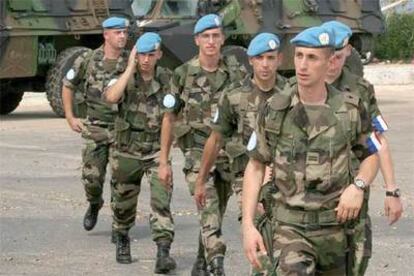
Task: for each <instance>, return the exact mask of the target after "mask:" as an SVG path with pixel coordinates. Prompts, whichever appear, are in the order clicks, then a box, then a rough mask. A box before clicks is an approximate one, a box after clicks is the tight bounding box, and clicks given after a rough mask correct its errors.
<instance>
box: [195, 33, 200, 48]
mask: <svg viewBox="0 0 414 276" xmlns="http://www.w3.org/2000/svg"><path fill="white" fill-rule="evenodd" d="M199 39H200V38H199V37H198V34H196V35H195V36H194V43H195V45H196V46H197V47H198V46H200V42H199Z"/></svg>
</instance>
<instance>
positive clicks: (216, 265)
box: [210, 256, 226, 276]
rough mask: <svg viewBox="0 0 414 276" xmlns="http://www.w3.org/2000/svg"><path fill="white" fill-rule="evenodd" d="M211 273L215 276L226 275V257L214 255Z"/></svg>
mask: <svg viewBox="0 0 414 276" xmlns="http://www.w3.org/2000/svg"><path fill="white" fill-rule="evenodd" d="M210 273H211V275H214V276H225V275H226V274H225V273H224V257H222V256H220V257H214V259H213V260H212V261H211V262H210Z"/></svg>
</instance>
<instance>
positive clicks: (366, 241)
mask: <svg viewBox="0 0 414 276" xmlns="http://www.w3.org/2000/svg"><path fill="white" fill-rule="evenodd" d="M332 85H333V86H334V87H335V88H337V89H339V90H341V91H345V92H350V93H353V94H355V95H356V96H358V97H360V98H361V100H362V103H363V104H364V107H365V109H366V110H367V112H368V115H369V117H370V118H371V119H373V118H375V117H377V116H379V115H381V112H380V110H379V108H378V105H377V100H376V98H375V93H374V88H373V86H372V85H371V84H370V83H369V82H367V81H366V80H365V79H363V78H361V77H359V76H357V75H354V74H353V73H351V72H350V71H349V70H348V69H347V68H344V69H343V70H342V73H341V75H340V76H339V77H338V79H336V80H335V82H333V83H332ZM352 163H353V167H354V170H355V172H356V170H357V169H358V167H359V164H360V162H359V160H358V159H357V158H353V160H352ZM368 199H369V187H368V188H367V190H366V191H365V193H364V205H363V208H362V210H361V214H360V216H359V219H358V222H357V224H356V225H355V228H354V237H353V241H354V245H353V247H354V248H353V251H354V261H353V262H354V265H353V271H352V273H353V275H364V274H365V271H366V269H367V267H368V261H369V259H370V257H371V254H372V253H371V252H372V227H371V218H370V216H369V214H368Z"/></svg>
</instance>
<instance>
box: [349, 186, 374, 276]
mask: <svg viewBox="0 0 414 276" xmlns="http://www.w3.org/2000/svg"><path fill="white" fill-rule="evenodd" d="M364 197H365V198H364V203H363V206H362V209H361V214H360V216H359V219H358V220H357V221H356V223H355V226H354V229H353V236H352V240H351V247H352V248H351V249H352V250H353V252H354V253H353V261H352V270H351V271H350V273H349V275H353V276H360V275H364V274H365V272H366V270H367V268H368V263H369V260H370V258H371V254H372V226H371V218H370V216H369V214H368V200H369V189H368V190H367V191H365V193H364Z"/></svg>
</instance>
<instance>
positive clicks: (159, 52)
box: [158, 50, 162, 59]
mask: <svg viewBox="0 0 414 276" xmlns="http://www.w3.org/2000/svg"><path fill="white" fill-rule="evenodd" d="M161 58H162V51H161V50H158V59H161Z"/></svg>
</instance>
